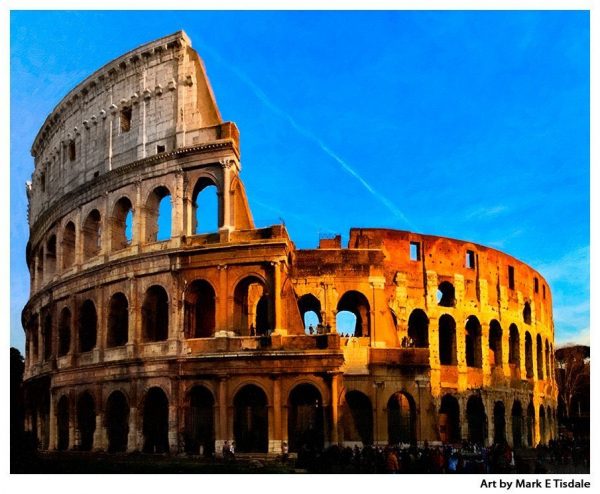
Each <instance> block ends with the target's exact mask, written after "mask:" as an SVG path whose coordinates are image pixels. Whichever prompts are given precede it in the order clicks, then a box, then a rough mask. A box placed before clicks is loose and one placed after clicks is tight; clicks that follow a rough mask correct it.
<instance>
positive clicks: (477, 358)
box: [465, 316, 482, 369]
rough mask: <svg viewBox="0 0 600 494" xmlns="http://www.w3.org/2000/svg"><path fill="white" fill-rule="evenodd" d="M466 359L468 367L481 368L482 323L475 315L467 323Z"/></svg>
mask: <svg viewBox="0 0 600 494" xmlns="http://www.w3.org/2000/svg"><path fill="white" fill-rule="evenodd" d="M465 359H466V363H467V367H476V368H479V369H480V368H481V360H482V359H481V324H480V323H479V320H478V319H477V318H476V317H475V316H469V317H468V318H467V322H466V324H465Z"/></svg>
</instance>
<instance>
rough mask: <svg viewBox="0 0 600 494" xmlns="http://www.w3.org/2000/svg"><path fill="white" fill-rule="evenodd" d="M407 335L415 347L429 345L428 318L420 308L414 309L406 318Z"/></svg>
mask: <svg viewBox="0 0 600 494" xmlns="http://www.w3.org/2000/svg"><path fill="white" fill-rule="evenodd" d="M408 337H409V338H411V339H412V341H413V343H414V346H415V347H417V348H427V347H428V346H429V318H428V317H427V314H425V312H423V311H422V310H421V309H415V310H413V311H412V312H411V313H410V317H409V318H408Z"/></svg>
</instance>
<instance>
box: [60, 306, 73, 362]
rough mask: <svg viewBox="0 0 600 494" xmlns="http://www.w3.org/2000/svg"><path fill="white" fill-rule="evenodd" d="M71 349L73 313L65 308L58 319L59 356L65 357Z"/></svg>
mask: <svg viewBox="0 0 600 494" xmlns="http://www.w3.org/2000/svg"><path fill="white" fill-rule="evenodd" d="M70 349H71V311H70V310H69V308H68V307H64V308H63V310H62V311H61V312H60V316H59V319H58V356H59V357H64V356H65V355H67V354H68V353H69V350H70Z"/></svg>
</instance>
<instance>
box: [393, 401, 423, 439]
mask: <svg viewBox="0 0 600 494" xmlns="http://www.w3.org/2000/svg"><path fill="white" fill-rule="evenodd" d="M416 417H417V413H416V405H415V400H414V399H413V397H412V396H411V395H410V394H409V393H407V392H405V391H398V392H396V393H394V394H393V395H392V396H390V399H389V400H388V402H387V422H388V424H387V426H388V443H389V444H401V443H406V444H416V442H417V421H416Z"/></svg>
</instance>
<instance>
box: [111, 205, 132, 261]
mask: <svg viewBox="0 0 600 494" xmlns="http://www.w3.org/2000/svg"><path fill="white" fill-rule="evenodd" d="M132 223H133V206H132V204H131V201H130V200H129V198H128V197H121V199H119V200H118V201H117V203H116V204H115V207H114V209H113V216H112V225H111V226H112V228H111V230H112V232H111V250H121V249H124V248H126V247H128V246H129V245H130V244H131V240H132V238H133V236H132Z"/></svg>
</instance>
